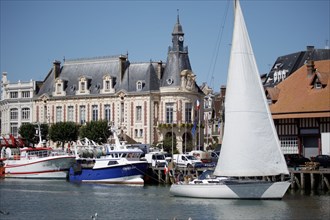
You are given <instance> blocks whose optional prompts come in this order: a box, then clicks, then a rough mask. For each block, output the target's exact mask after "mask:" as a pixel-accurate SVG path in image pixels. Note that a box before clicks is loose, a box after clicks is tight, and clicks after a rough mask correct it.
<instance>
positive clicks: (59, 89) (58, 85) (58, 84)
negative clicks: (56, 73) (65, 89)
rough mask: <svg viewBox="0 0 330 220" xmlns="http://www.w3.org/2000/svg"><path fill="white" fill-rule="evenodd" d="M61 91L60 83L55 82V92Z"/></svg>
mask: <svg viewBox="0 0 330 220" xmlns="http://www.w3.org/2000/svg"><path fill="white" fill-rule="evenodd" d="M61 92H62V84H61V83H57V84H56V93H61Z"/></svg>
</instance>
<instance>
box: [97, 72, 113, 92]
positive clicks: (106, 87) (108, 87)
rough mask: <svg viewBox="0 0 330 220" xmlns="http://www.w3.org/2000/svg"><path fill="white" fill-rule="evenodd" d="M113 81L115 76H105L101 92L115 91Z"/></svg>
mask: <svg viewBox="0 0 330 220" xmlns="http://www.w3.org/2000/svg"><path fill="white" fill-rule="evenodd" d="M113 81H114V78H112V77H111V76H110V75H105V76H103V87H102V89H101V91H100V93H101V94H106V93H114V92H115V89H114V88H113V84H114V83H113Z"/></svg>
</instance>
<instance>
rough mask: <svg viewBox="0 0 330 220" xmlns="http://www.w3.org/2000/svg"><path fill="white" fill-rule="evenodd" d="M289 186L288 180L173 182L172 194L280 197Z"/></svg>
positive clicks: (243, 197)
mask: <svg viewBox="0 0 330 220" xmlns="http://www.w3.org/2000/svg"><path fill="white" fill-rule="evenodd" d="M289 186H290V182H289V181H283V182H266V181H245V182H244V181H243V182H240V181H235V182H224V183H219V184H194V183H192V184H184V183H181V184H180V183H177V184H173V185H172V186H171V189H170V193H171V194H172V195H174V196H181V197H195V198H214V199H282V198H283V196H284V194H285V193H286V191H287V190H288V188H289Z"/></svg>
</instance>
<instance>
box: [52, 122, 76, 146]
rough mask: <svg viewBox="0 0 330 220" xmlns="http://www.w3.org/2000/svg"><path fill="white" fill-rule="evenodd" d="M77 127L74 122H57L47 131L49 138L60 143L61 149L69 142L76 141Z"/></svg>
mask: <svg viewBox="0 0 330 220" xmlns="http://www.w3.org/2000/svg"><path fill="white" fill-rule="evenodd" d="M78 132H79V127H78V125H77V124H75V123H74V122H58V123H56V124H53V125H51V127H50V129H49V138H50V139H51V140H52V141H54V142H61V143H62V147H64V144H65V143H67V142H70V141H76V140H77V139H78Z"/></svg>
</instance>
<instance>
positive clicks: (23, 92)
mask: <svg viewBox="0 0 330 220" xmlns="http://www.w3.org/2000/svg"><path fill="white" fill-rule="evenodd" d="M22 98H30V91H22Z"/></svg>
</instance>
